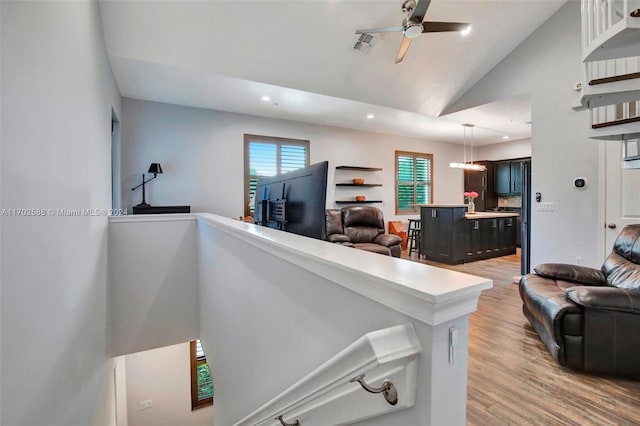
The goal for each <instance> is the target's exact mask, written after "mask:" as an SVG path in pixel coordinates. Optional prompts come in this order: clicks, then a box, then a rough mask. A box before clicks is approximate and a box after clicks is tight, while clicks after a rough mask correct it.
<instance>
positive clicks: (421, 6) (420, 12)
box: [409, 0, 431, 22]
mask: <svg viewBox="0 0 640 426" xmlns="http://www.w3.org/2000/svg"><path fill="white" fill-rule="evenodd" d="M430 4H431V0H418V4H416V7H415V8H414V9H413V12H411V16H410V17H409V20H410V21H413V22H421V21H422V20H423V19H424V15H426V14H427V9H428V8H429V5H430Z"/></svg>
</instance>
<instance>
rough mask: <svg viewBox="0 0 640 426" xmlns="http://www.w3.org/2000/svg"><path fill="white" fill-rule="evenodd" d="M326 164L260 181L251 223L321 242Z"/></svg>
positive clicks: (325, 195) (324, 207) (324, 162)
mask: <svg viewBox="0 0 640 426" xmlns="http://www.w3.org/2000/svg"><path fill="white" fill-rule="evenodd" d="M328 170H329V162H328V161H323V162H321V163H316V164H312V165H310V166H308V167H304V168H302V169H298V170H294V171H291V172H288V173H283V174H281V175H276V176H270V177H265V178H260V179H259V180H258V183H257V186H256V192H255V210H254V222H255V223H256V224H258V225H262V226H268V227H270V228H274V229H280V230H282V231H287V232H292V233H294V234H299V235H304V236H307V237H311V238H317V239H324V227H325V225H324V223H325V209H326V199H327V173H328Z"/></svg>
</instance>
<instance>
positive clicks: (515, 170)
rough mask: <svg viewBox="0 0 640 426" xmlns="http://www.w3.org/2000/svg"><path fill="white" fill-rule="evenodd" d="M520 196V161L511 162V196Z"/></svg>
mask: <svg viewBox="0 0 640 426" xmlns="http://www.w3.org/2000/svg"><path fill="white" fill-rule="evenodd" d="M520 194H522V161H521V160H518V161H512V162H511V195H520Z"/></svg>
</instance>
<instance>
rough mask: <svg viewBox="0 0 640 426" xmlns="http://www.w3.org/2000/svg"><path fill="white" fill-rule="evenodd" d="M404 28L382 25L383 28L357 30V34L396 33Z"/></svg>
mask: <svg viewBox="0 0 640 426" xmlns="http://www.w3.org/2000/svg"><path fill="white" fill-rule="evenodd" d="M403 30H404V28H402V26H399V27H382V28H370V29H368V30H356V34H371V33H394V32H402V31H403Z"/></svg>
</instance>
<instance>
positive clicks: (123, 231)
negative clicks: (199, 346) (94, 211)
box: [109, 214, 199, 356]
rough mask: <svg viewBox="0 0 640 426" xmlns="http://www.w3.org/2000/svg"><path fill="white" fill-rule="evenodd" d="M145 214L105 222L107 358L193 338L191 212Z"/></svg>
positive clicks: (195, 330)
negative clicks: (107, 270)
mask: <svg viewBox="0 0 640 426" xmlns="http://www.w3.org/2000/svg"><path fill="white" fill-rule="evenodd" d="M178 217H179V218H180V220H175V219H176V216H175V215H164V214H163V215H151V216H150V217H149V218H145V219H141V218H140V217H138V216H136V217H135V220H133V219H129V218H128V217H126V216H125V217H113V218H111V219H110V223H109V333H110V334H109V343H110V353H111V355H112V356H116V355H125V354H130V353H133V352H139V351H144V350H148V349H153V348H159V347H162V346H168V345H174V344H177V343H180V342H185V341H189V340H193V339H197V338H198V332H199V326H198V318H199V313H198V247H197V238H196V236H197V235H196V232H197V226H196V221H195V216H193V217H190V216H189V215H179V216H178Z"/></svg>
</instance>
